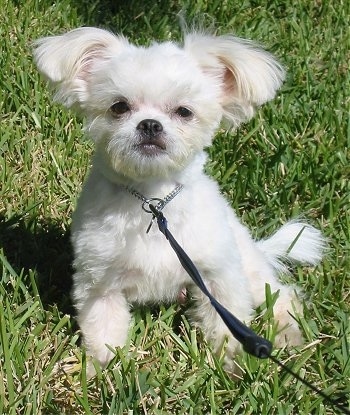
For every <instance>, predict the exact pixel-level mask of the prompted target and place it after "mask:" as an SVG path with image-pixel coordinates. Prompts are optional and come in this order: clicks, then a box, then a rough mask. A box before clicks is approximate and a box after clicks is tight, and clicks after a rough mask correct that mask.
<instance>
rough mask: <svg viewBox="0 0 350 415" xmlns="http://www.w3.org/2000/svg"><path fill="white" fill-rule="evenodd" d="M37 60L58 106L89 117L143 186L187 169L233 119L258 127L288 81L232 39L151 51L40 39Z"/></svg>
mask: <svg viewBox="0 0 350 415" xmlns="http://www.w3.org/2000/svg"><path fill="white" fill-rule="evenodd" d="M35 57H36V61H37V64H38V67H39V69H40V70H41V71H42V72H43V73H44V74H45V75H46V76H47V78H48V79H49V81H50V82H51V83H52V85H53V86H54V87H56V91H57V93H56V98H57V99H58V100H59V101H61V102H63V103H64V104H66V105H67V106H73V107H76V108H77V109H78V110H79V111H80V112H81V113H83V115H84V116H85V117H86V118H87V131H88V133H89V135H90V136H91V137H92V138H93V140H94V141H95V143H96V148H97V152H98V154H99V155H100V159H102V160H103V163H104V164H105V166H108V168H109V169H110V170H111V171H114V172H116V173H118V174H122V175H124V176H126V177H128V178H131V179H133V180H145V179H147V178H149V177H155V176H161V177H166V176H170V175H171V174H172V173H173V172H175V171H178V170H181V169H183V168H184V167H185V166H186V165H187V164H188V163H190V161H191V160H192V159H193V157H194V156H195V155H196V154H197V153H198V152H201V151H202V150H203V148H204V147H206V146H209V145H210V144H211V140H212V137H213V135H214V131H215V129H216V128H217V127H218V125H219V123H220V121H221V119H222V118H223V117H226V118H227V119H228V120H229V121H230V122H231V123H232V124H234V125H235V126H236V125H238V124H239V123H240V122H242V121H243V120H245V119H248V118H250V117H251V116H252V115H253V112H254V109H255V107H256V106H257V105H260V104H262V103H263V102H265V101H267V100H269V99H271V98H272V97H273V96H274V94H275V91H276V89H277V88H278V87H279V86H280V84H281V81H282V78H283V70H282V69H281V67H280V66H279V65H278V64H277V63H276V61H275V60H274V59H273V58H272V56H271V55H269V54H268V53H266V52H264V51H262V50H259V49H257V48H255V47H254V46H253V45H252V44H250V43H247V42H245V41H242V40H239V39H236V38H232V37H211V36H201V35H196V34H195V35H189V36H187V37H186V39H185V44H184V47H182V48H181V47H179V46H177V45H175V44H174V43H170V42H167V43H161V44H157V43H155V44H152V45H151V46H150V47H148V48H143V47H136V46H134V45H131V44H130V43H129V42H128V41H127V40H126V39H124V38H122V37H117V36H114V35H112V34H111V33H109V32H106V31H104V30H100V29H95V28H81V29H77V30H74V31H72V32H69V33H67V34H65V35H63V36H57V37H51V38H44V39H41V40H39V41H38V42H37V48H36V52H35Z"/></svg>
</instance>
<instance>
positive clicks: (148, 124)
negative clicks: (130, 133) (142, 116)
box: [136, 119, 163, 137]
mask: <svg viewBox="0 0 350 415" xmlns="http://www.w3.org/2000/svg"><path fill="white" fill-rule="evenodd" d="M136 128H137V130H140V131H141V132H142V134H143V135H144V136H147V137H155V136H157V135H158V134H160V133H161V132H162V131H163V126H162V124H161V123H160V122H159V121H157V120H153V119H146V120H142V121H140V122H139V124H138V126H137V127H136Z"/></svg>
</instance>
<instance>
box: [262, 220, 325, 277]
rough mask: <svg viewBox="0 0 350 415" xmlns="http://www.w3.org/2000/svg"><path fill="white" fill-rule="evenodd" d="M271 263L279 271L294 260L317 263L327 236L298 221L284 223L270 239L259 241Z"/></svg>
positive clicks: (311, 263) (303, 262)
mask: <svg viewBox="0 0 350 415" xmlns="http://www.w3.org/2000/svg"><path fill="white" fill-rule="evenodd" d="M257 245H258V247H259V249H260V250H261V251H262V252H263V253H264V255H265V256H266V258H267V259H268V261H269V263H270V264H271V265H272V266H273V267H274V268H275V269H276V270H277V271H279V272H281V273H284V272H287V271H288V265H291V264H293V263H294V262H297V263H300V264H307V265H316V264H317V263H318V262H320V260H321V259H322V257H323V254H324V251H325V248H326V246H327V241H326V238H325V237H324V236H323V235H322V233H321V232H320V231H319V230H318V229H316V228H314V227H313V226H311V225H309V224H307V223H303V222H297V221H291V222H288V223H286V224H285V225H283V226H282V227H281V228H280V229H279V230H278V231H277V232H276V233H275V234H273V235H272V236H271V237H270V238H268V239H263V240H261V241H258V242H257Z"/></svg>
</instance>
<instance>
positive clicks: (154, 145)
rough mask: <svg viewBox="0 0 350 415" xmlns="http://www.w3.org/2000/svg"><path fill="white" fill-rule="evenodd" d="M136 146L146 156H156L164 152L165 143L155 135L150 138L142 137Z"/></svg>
mask: <svg viewBox="0 0 350 415" xmlns="http://www.w3.org/2000/svg"><path fill="white" fill-rule="evenodd" d="M136 148H137V149H138V150H139V151H141V153H143V154H145V155H147V156H156V155H158V154H161V153H164V152H165V150H166V145H165V142H164V140H162V139H161V138H158V137H155V138H150V139H142V141H141V142H140V143H138V144H137V145H136Z"/></svg>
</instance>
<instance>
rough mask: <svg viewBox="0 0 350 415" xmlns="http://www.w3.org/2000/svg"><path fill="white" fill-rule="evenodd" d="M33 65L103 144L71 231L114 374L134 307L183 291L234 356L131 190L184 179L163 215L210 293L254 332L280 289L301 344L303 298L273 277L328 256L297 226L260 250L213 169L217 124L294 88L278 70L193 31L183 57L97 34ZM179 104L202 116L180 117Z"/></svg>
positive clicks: (87, 330) (237, 46)
mask: <svg viewBox="0 0 350 415" xmlns="http://www.w3.org/2000/svg"><path fill="white" fill-rule="evenodd" d="M35 59H36V62H37V65H38V67H39V70H40V71H41V72H42V73H43V74H44V75H45V76H46V78H47V79H48V81H49V82H50V84H51V85H52V86H53V87H54V88H55V91H56V95H55V97H56V99H57V100H58V101H60V102H62V103H63V104H65V105H66V106H69V107H74V108H76V109H77V111H79V112H81V113H82V114H83V115H84V116H85V117H86V119H87V129H86V130H87V134H88V135H89V136H90V137H91V138H92V139H93V140H94V142H95V144H96V152H95V156H94V160H93V167H92V170H91V172H90V175H89V177H88V179H87V181H86V183H85V185H84V189H83V192H82V194H81V197H80V199H79V203H78V206H77V209H76V212H75V214H74V218H73V225H72V242H73V247H74V254H75V260H74V267H75V274H74V289H73V298H74V303H75V306H76V309H77V312H78V321H79V324H80V326H81V329H82V332H83V336H84V341H85V345H86V347H87V349H88V351H89V352H90V353H91V354H92V355H93V356H95V357H96V358H97V359H98V360H99V361H100V363H101V364H102V365H105V364H106V363H107V362H108V361H109V360H110V358H111V352H110V351H109V350H108V349H107V347H106V344H109V345H110V346H113V347H115V346H123V344H124V342H125V339H126V335H127V330H128V325H129V320H130V315H129V304H133V303H136V304H144V303H148V302H161V301H166V302H168V301H174V300H176V298H177V296H178V294H179V292H181V290H182V289H183V288H184V287H187V288H189V290H190V291H191V292H192V294H193V296H194V297H195V298H196V299H197V302H196V306H195V307H194V309H193V310H192V319H193V320H194V322H195V323H197V324H200V325H201V327H202V329H203V331H204V333H205V335H206V337H207V338H208V339H209V340H210V341H211V342H212V344H213V347H214V348H215V349H218V348H219V347H220V345H221V344H222V342H223V340H224V339H225V336H229V339H230V340H229V349H228V355H229V356H231V355H232V353H233V352H234V351H235V349H236V347H237V342H236V341H235V340H234V339H233V338H232V336H230V334H229V332H228V330H227V328H226V327H225V325H224V324H223V322H222V321H221V320H220V317H219V316H218V315H217V314H216V313H215V311H214V310H213V308H212V306H211V305H210V303H209V302H208V301H207V300H206V299H205V298H203V295H202V294H201V292H199V290H198V289H197V288H196V287H194V286H193V284H192V282H191V280H190V278H189V277H188V276H187V274H186V273H185V271H184V270H183V268H182V267H181V265H180V264H179V262H178V259H177V257H176V255H175V254H174V252H173V251H172V250H171V248H170V246H169V245H168V242H167V241H166V240H165V238H164V237H163V235H162V234H160V232H159V231H158V229H157V228H156V226H153V227H152V228H151V230H150V232H149V234H146V233H145V230H146V228H147V226H148V224H149V221H150V219H151V218H150V216H149V215H148V214H147V213H145V212H144V211H143V210H142V209H141V203H140V201H139V200H138V199H136V198H135V197H134V196H133V195H131V194H130V193H128V192H127V191H126V190H125V189H124V187H123V185H129V186H132V187H133V188H134V189H136V190H137V191H139V192H141V193H142V194H143V195H145V196H147V197H160V198H163V197H165V196H166V195H167V194H168V193H169V192H171V191H172V190H173V189H174V187H175V185H176V183H182V184H183V185H184V189H183V190H182V192H181V193H180V194H178V195H177V196H176V197H175V198H174V199H173V200H172V201H171V202H170V203H169V204H168V205H167V206H166V207H165V208H164V214H165V216H166V217H167V218H168V220H169V227H170V229H171V231H172V232H173V234H174V236H175V237H176V239H177V240H178V241H179V243H180V244H182V246H183V247H184V249H185V250H186V251H187V253H188V254H189V256H190V257H191V258H192V260H193V261H194V263H195V264H196V265H197V267H198V269H199V270H200V272H201V273H202V275H203V277H204V279H205V281H206V283H207V285H208V287H209V289H210V290H211V291H212V292H213V294H214V295H215V296H216V298H217V299H218V300H219V301H220V302H221V303H222V304H223V305H225V306H226V307H227V308H229V309H230V310H231V311H232V312H233V314H235V315H236V316H237V317H238V318H239V319H241V320H243V321H245V322H249V321H250V319H251V315H252V311H253V309H254V307H256V306H258V305H259V304H260V303H261V302H262V301H264V293H265V284H266V283H269V284H270V285H271V289H272V291H277V290H279V291H280V297H279V300H278V302H277V304H276V309H275V310H276V313H275V317H276V319H277V321H278V322H279V324H280V326H281V328H282V327H284V326H287V328H286V330H285V331H284V332H283V333H282V334H281V338H280V340H281V339H282V340H284V339H285V337H287V338H289V340H290V341H291V343H294V344H297V343H299V342H300V340H301V336H300V332H299V330H298V327H297V325H296V323H295V321H294V320H293V318H292V317H291V316H290V314H289V313H290V312H293V305H292V302H293V301H294V300H296V295H295V291H294V289H293V288H292V287H287V286H283V285H282V284H281V283H280V282H279V281H278V278H277V275H276V274H277V271H285V268H284V266H282V265H281V264H283V263H285V261H288V262H290V261H295V260H296V261H298V262H301V263H311V264H315V263H317V262H318V261H319V260H320V259H321V252H322V249H323V247H324V240H323V238H322V236H321V234H320V232H319V231H317V230H316V229H314V228H312V227H311V226H309V225H305V224H301V223H298V222H290V223H289V224H287V225H285V226H283V227H282V228H281V229H280V230H279V231H277V233H276V234H275V235H274V236H272V237H271V238H270V239H267V240H265V241H261V242H255V241H254V240H253V239H252V238H251V236H250V234H249V232H248V230H247V229H246V228H245V227H244V226H243V225H242V224H241V223H240V222H239V221H238V219H237V217H236V216H235V214H234V212H233V211H232V209H231V208H230V207H229V205H228V203H227V201H226V200H225V199H224V198H223V197H222V195H221V194H220V192H219V189H218V186H217V184H216V183H215V182H214V181H213V180H212V179H211V178H209V177H207V176H206V175H205V174H204V173H203V166H204V163H205V160H206V157H205V153H204V148H205V147H207V146H209V145H210V144H211V142H212V139H213V136H214V132H215V130H216V128H217V127H218V126H219V124H220V121H221V120H222V119H226V120H228V121H229V122H230V123H231V124H232V125H234V126H237V125H239V124H240V123H241V122H242V121H244V120H246V119H249V118H250V117H251V116H252V115H253V113H254V110H255V108H256V107H257V106H259V105H261V104H263V103H264V102H266V101H268V100H270V99H272V98H273V97H274V95H275V93H276V90H277V89H278V88H279V87H280V85H281V83H282V81H283V77H284V71H283V69H282V67H281V65H280V64H278V63H277V61H276V60H275V59H274V58H273V57H272V56H271V55H270V54H269V53H267V52H266V51H264V50H262V49H260V48H258V47H257V46H255V45H253V44H252V43H251V42H248V41H246V40H243V39H238V38H235V37H231V36H218V37H214V36H209V35H201V34H198V33H194V34H189V35H187V36H186V37H185V41H184V45H183V47H181V46H178V45H176V44H174V43H170V42H167V43H161V44H158V43H153V44H152V45H151V46H149V47H148V48H144V47H136V46H134V45H131V44H130V43H129V42H128V41H127V40H126V39H124V38H123V37H120V36H115V35H113V34H111V33H109V32H106V31H104V30H101V29H96V28H80V29H77V30H74V31H71V32H69V33H67V34H64V35H62V36H56V37H49V38H44V39H41V40H39V41H37V43H36V48H35ZM120 101H123V102H125V103H126V104H127V105H128V109H127V111H125V112H124V113H123V114H119V115H116V114H115V113H113V112H112V111H111V110H110V108H111V107H112V105H113V104H115V103H116V102H120ZM179 107H186V108H188V109H189V110H191V112H192V114H193V115H192V116H189V117H182V116H181V115H179V113H178V108H179ZM147 119H148V120H149V119H151V120H155V121H156V122H157V123H158V124H157V125H160V124H161V126H162V131H161V132H160V133H154V132H153V133H152V136H151V137H150V136H147V137H146V138H145V133H144V132H141V131H140V125H142V126H144V125H145V124H144V122H143V120H147ZM156 138H157V139H160V140H161V141H162V143H163V147H164V148H162V149H161V148H160V146H159V145H158V144H159V142H158V144H157V143H156V142H155V139H156ZM147 140H149V141H147ZM140 144H141V145H140ZM302 228H303V232H301V229H302ZM296 238H297V239H296ZM293 242H295V244H294V246H293V247H292V249H290V247H291V245H292V244H293ZM295 307H296V308H297V309H298V305H297V304H296V305H295Z"/></svg>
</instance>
